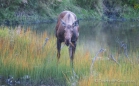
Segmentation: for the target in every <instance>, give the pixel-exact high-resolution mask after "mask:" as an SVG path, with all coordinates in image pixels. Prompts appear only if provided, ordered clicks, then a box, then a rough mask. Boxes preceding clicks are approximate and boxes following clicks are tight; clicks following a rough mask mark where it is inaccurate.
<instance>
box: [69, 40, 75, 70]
mask: <svg viewBox="0 0 139 86" xmlns="http://www.w3.org/2000/svg"><path fill="white" fill-rule="evenodd" d="M72 44H73V45H70V46H69V56H70V61H71V66H72V68H73V59H74V54H75V50H76V42H72Z"/></svg>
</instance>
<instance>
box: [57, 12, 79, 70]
mask: <svg viewBox="0 0 139 86" xmlns="http://www.w3.org/2000/svg"><path fill="white" fill-rule="evenodd" d="M55 35H56V38H57V58H58V61H59V58H60V50H61V43H62V42H64V43H65V44H66V45H67V46H69V56H70V61H71V65H72V67H73V59H74V54H75V49H76V42H77V39H78V36H79V20H77V17H76V15H75V14H74V13H73V12H71V11H63V12H61V13H60V15H59V16H58V20H57V25H56V28H55Z"/></svg>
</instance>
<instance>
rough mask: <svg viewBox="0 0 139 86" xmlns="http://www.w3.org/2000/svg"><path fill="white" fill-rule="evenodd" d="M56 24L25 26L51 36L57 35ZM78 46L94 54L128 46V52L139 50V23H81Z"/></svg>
mask: <svg viewBox="0 0 139 86" xmlns="http://www.w3.org/2000/svg"><path fill="white" fill-rule="evenodd" d="M55 25H56V23H49V24H35V25H24V26H22V27H24V28H25V29H26V28H30V29H33V30H35V31H37V32H38V33H41V32H44V31H47V34H49V35H55V33H54V32H55ZM77 43H78V45H82V46H83V47H84V49H85V50H88V51H90V52H92V50H93V51H94V52H96V51H98V50H99V49H100V48H109V49H110V50H113V49H114V48H116V47H118V46H119V47H122V44H124V45H126V47H127V49H128V51H130V50H131V48H132V51H137V50H138V49H139V25H138V22H107V21H103V22H100V21H84V20H82V21H80V36H79V40H78V42H77Z"/></svg>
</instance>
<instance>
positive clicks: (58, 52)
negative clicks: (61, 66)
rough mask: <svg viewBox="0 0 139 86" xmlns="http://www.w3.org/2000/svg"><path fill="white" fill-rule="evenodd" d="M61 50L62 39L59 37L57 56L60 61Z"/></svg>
mask: <svg viewBox="0 0 139 86" xmlns="http://www.w3.org/2000/svg"><path fill="white" fill-rule="evenodd" d="M60 50H61V42H60V40H58V39H57V58H58V61H59V58H60Z"/></svg>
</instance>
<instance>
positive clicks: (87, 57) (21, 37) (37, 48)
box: [0, 27, 139, 86]
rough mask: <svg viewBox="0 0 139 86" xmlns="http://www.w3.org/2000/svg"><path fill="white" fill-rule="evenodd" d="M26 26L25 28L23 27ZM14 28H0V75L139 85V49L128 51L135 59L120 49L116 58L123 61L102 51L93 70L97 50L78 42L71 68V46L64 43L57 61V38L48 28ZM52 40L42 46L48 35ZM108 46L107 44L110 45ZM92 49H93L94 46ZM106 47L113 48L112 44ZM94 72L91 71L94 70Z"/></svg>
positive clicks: (81, 84) (104, 85) (51, 82)
mask: <svg viewBox="0 0 139 86" xmlns="http://www.w3.org/2000/svg"><path fill="white" fill-rule="evenodd" d="M21 29H24V28H21ZM17 31H18V28H15V29H14V30H12V29H11V30H10V29H8V27H3V29H0V64H1V65H0V68H1V69H0V75H2V76H5V77H8V76H9V75H12V76H13V77H14V78H16V79H17V78H20V77H23V76H25V75H29V76H30V78H31V80H32V81H34V83H33V84H37V82H40V81H41V80H43V81H45V82H46V84H47V85H48V84H49V85H69V86H71V85H78V86H92V85H93V86H98V85H99V86H111V85H114V86H125V85H135V86H136V85H138V84H139V83H138V78H139V72H138V70H139V65H138V58H136V57H137V56H138V52H134V53H133V52H129V56H130V57H132V58H130V59H131V60H132V62H133V63H131V62H130V61H128V59H127V58H126V57H125V56H124V55H121V56H122V57H123V58H121V59H120V60H118V58H119V57H120V56H119V55H118V53H116V52H115V51H114V53H115V56H114V57H115V58H116V59H117V61H118V62H119V64H120V65H117V64H116V63H115V62H113V61H111V60H107V59H106V58H107V57H108V52H104V53H101V54H99V56H98V57H101V58H100V59H97V60H96V61H95V63H94V66H93V70H90V67H91V64H92V60H91V58H93V57H94V56H95V54H96V53H97V52H96V53H90V52H89V51H85V49H84V48H83V45H82V44H80V45H78V46H77V50H76V54H75V59H74V70H75V73H76V75H77V76H76V75H75V74H74V73H73V72H72V69H71V66H70V59H69V56H68V55H69V54H68V48H67V47H66V46H64V47H63V48H62V49H61V58H60V61H59V63H58V64H57V57H56V38H55V37H54V36H52V35H50V36H49V35H47V33H46V31H44V32H43V33H41V34H37V33H36V32H35V31H32V30H30V29H29V28H28V29H27V30H21V31H20V32H18V33H17ZM46 37H48V38H49V41H48V42H47V44H46V45H45V46H44V47H43V48H42V46H43V44H44V42H45V38H46ZM107 48H108V47H107ZM92 51H93V50H92ZM107 51H110V50H109V48H108V49H107ZM91 72H92V74H91Z"/></svg>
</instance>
